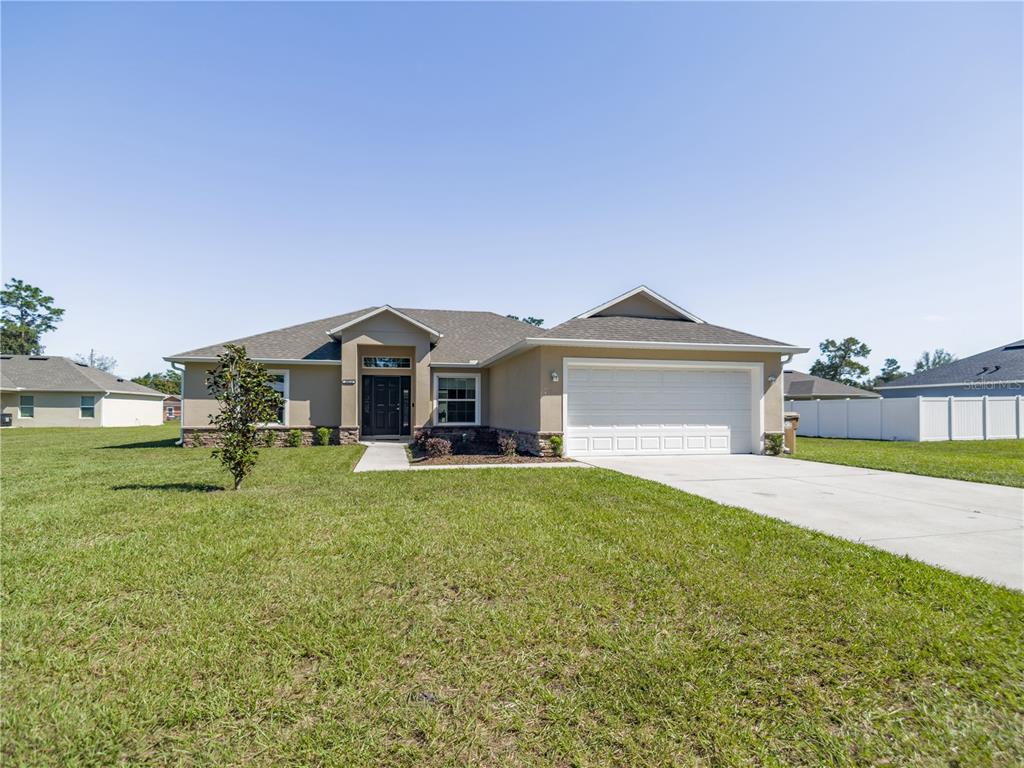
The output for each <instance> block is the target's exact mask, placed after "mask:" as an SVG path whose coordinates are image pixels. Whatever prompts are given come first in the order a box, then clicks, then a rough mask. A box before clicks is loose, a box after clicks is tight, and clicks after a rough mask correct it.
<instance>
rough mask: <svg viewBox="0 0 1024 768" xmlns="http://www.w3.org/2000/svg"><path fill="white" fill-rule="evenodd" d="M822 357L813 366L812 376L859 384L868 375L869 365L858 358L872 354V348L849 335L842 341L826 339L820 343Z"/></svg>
mask: <svg viewBox="0 0 1024 768" xmlns="http://www.w3.org/2000/svg"><path fill="white" fill-rule="evenodd" d="M818 349H819V350H821V358H820V359H818V360H815V361H814V365H812V366H811V376H820V377H821V378H823V379H830V380H831V381H839V382H842V383H843V384H849V385H850V386H854V387H855V386H857V385H858V384H859V383H860V380H861V379H862V378H863V377H865V376H867V375H868V370H869V369H868V367H867V366H866V365H865V364H864V363H862V362H860V361H859V360H857V358H858V357H860V358H863V357H867V356H868V355H870V354H871V348H870V347H869V346H868V345H867V344H865V343H864V342H863V341H861V340H860V339H856V338H854V337H853V336H848V337H847V338H845V339H843V340H842V341H836V340H835V339H825V340H824V341H823V342H821V344H819V345H818Z"/></svg>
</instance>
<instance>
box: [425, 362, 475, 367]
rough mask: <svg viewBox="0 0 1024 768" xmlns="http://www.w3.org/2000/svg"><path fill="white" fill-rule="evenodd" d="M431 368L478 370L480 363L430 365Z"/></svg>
mask: <svg viewBox="0 0 1024 768" xmlns="http://www.w3.org/2000/svg"><path fill="white" fill-rule="evenodd" d="M430 367H431V368H480V367H481V366H480V362H479V361H477V362H475V363H431V364H430Z"/></svg>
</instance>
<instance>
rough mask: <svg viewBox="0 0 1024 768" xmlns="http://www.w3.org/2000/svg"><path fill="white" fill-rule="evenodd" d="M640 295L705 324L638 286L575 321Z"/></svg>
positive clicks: (662, 297) (588, 311)
mask: <svg viewBox="0 0 1024 768" xmlns="http://www.w3.org/2000/svg"><path fill="white" fill-rule="evenodd" d="M638 293H643V294H645V295H646V296H647V297H648V298H649V299H652V300H653V301H655V302H657V303H658V304H661V305H662V306H663V307H665V308H666V309H670V310H672V311H673V312H676V313H678V314H679V315H681V316H683V317H685V318H686V319H688V320H692V321H693V322H695V323H703V322H704V321H703V320H701V319H700V318H699V317H697V316H696V315H695V314H693V313H692V312H687V311H686V310H685V309H683V308H682V307H680V306H679V305H678V304H675V303H673V302H671V301H669V300H668V299H666V298H665V297H664V296H662V295H661V294H659V293H656V292H655V291H652V290H651V289H650V288H648V287H647V286H646V285H638V286H637V287H636V288H634V289H633V290H631V291H626V292H625V293H624V294H622V295H621V296H616V297H615V298H614V299H611V300H610V301H606V302H605V303H604V304H601V305H600V306H597V307H594V308H593V309H590V310H587V311H586V312H584V313H583V314H582V315H576V317H574V318H573V319H574V320H585V319H586V318H588V317H591V316H592V315H596V314H597V313H598V312H602V311H604V310H606V309H608V307H611V306H614V305H615V304H618V303H619V302H620V301H624V300H626V299H628V298H631V297H633V296H636V295H637V294H638Z"/></svg>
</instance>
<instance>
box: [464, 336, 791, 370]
mask: <svg viewBox="0 0 1024 768" xmlns="http://www.w3.org/2000/svg"><path fill="white" fill-rule="evenodd" d="M533 347H583V348H593V349H662V350H678V351H680V352H753V353H767V354H780V355H798V354H802V353H804V352H807V351H808V348H807V347H794V346H790V345H788V344H711V343H700V342H677V341H619V340H616V339H557V338H551V337H547V336H545V337H540V338H537V337H533V338H526V339H523V340H522V341H519V342H516V343H515V344H513V345H512V346H510V347H506V348H505V349H503V350H501V351H500V352H497V353H496V354H493V355H491V356H490V357H489V358H487V359H486V360H481V361H480V362H479V363H477V364H476V365H475V366H467V367H470V368H486V367H488V366H490V365H493V364H494V363H496V362H498V361H500V360H502V359H504V358H506V357H511V356H512V355H517V354H519V353H520V352H525V351H526V350H528V349H531V348H533Z"/></svg>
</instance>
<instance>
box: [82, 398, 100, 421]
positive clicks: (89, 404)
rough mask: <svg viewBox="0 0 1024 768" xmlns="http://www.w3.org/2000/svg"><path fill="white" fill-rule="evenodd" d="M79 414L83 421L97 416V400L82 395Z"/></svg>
mask: <svg viewBox="0 0 1024 768" xmlns="http://www.w3.org/2000/svg"><path fill="white" fill-rule="evenodd" d="M79 413H80V414H81V416H82V418H83V419H91V418H93V417H94V416H95V415H96V398H95V397H93V396H92V395H82V401H81V403H80V405H79Z"/></svg>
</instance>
